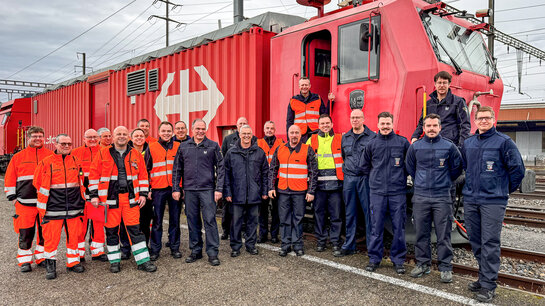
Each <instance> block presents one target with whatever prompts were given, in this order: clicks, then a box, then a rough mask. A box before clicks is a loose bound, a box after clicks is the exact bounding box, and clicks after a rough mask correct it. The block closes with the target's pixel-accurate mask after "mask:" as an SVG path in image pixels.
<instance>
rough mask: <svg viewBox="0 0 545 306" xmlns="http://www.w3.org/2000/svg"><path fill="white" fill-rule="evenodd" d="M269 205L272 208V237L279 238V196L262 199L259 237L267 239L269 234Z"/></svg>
mask: <svg viewBox="0 0 545 306" xmlns="http://www.w3.org/2000/svg"><path fill="white" fill-rule="evenodd" d="M269 207H270V208H271V238H273V237H276V238H278V229H279V228H280V219H279V217H278V198H274V199H266V200H262V201H261V204H260V205H259V237H261V239H262V240H265V239H266V238H267V236H268V234H269Z"/></svg>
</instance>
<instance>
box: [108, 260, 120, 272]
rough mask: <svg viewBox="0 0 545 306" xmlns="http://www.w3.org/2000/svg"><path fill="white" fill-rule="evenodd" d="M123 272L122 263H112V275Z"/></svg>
mask: <svg viewBox="0 0 545 306" xmlns="http://www.w3.org/2000/svg"><path fill="white" fill-rule="evenodd" d="M119 271H121V263H119V262H112V263H111V264H110V272H112V273H119Z"/></svg>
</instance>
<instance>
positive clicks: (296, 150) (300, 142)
mask: <svg viewBox="0 0 545 306" xmlns="http://www.w3.org/2000/svg"><path fill="white" fill-rule="evenodd" d="M302 143H303V142H302V141H299V143H298V144H297V145H296V146H295V148H292V147H291V146H290V143H289V140H288V142H286V143H285V144H284V146H286V147H288V149H290V150H295V152H297V153H299V151H301V145H302Z"/></svg>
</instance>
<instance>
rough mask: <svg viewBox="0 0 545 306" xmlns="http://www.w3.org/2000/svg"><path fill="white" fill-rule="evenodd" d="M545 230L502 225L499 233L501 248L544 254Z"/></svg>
mask: <svg viewBox="0 0 545 306" xmlns="http://www.w3.org/2000/svg"><path fill="white" fill-rule="evenodd" d="M544 239H545V228H532V227H526V226H522V225H514V224H504V225H503V229H502V231H501V243H502V245H503V246H508V247H512V248H518V249H523V250H530V251H534V252H541V253H545V240H544Z"/></svg>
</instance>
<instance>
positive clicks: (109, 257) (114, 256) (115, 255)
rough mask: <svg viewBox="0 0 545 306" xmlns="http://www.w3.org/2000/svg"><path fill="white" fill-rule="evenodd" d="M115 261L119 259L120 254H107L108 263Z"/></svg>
mask: <svg viewBox="0 0 545 306" xmlns="http://www.w3.org/2000/svg"><path fill="white" fill-rule="evenodd" d="M116 259H121V252H119V253H114V254H108V260H109V261H114V260H116Z"/></svg>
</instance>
